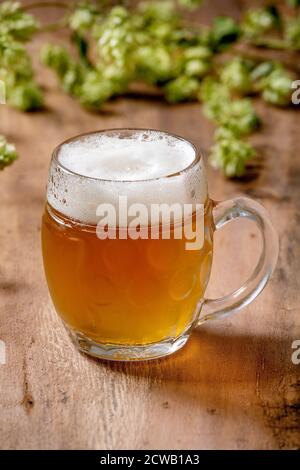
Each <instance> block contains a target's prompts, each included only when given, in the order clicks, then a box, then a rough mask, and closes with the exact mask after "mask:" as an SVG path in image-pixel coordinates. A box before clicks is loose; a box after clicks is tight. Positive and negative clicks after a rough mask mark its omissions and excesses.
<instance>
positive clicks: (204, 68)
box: [184, 59, 212, 78]
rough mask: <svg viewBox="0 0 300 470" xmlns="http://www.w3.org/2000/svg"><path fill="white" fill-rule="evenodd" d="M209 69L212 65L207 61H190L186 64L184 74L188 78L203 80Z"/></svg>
mask: <svg viewBox="0 0 300 470" xmlns="http://www.w3.org/2000/svg"><path fill="white" fill-rule="evenodd" d="M211 68H212V64H211V62H209V61H205V60H200V59H192V60H188V61H187V62H186V64H185V66H184V73H185V75H187V76H188V77H196V78H203V77H205V75H207V74H208V73H209V72H210V71H211Z"/></svg>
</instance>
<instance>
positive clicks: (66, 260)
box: [42, 206, 212, 344]
mask: <svg viewBox="0 0 300 470" xmlns="http://www.w3.org/2000/svg"><path fill="white" fill-rule="evenodd" d="M205 224H206V232H205V233H206V235H205V241H204V244H203V247H202V249H201V250H191V251H189V250H186V249H185V242H186V240H185V239H182V240H176V239H174V237H173V236H172V234H171V238H170V239H169V240H162V239H158V240H151V239H146V240H142V239H138V240H131V239H130V238H128V239H118V237H117V239H115V240H109V239H107V240H99V239H98V238H97V235H96V226H94V227H93V226H84V225H82V224H80V223H78V222H74V221H72V220H71V219H69V218H66V217H64V216H63V215H62V214H59V213H57V212H55V211H54V210H53V209H52V208H50V207H49V206H48V207H47V208H46V211H45V214H44V217H43V231H42V236H43V253H44V263H45V270H46V276H47V280H48V285H49V289H50V292H51V295H52V299H53V302H54V305H55V307H56V309H57V311H58V313H59V314H60V315H61V317H62V318H63V320H64V322H65V323H66V324H67V325H69V326H70V327H71V328H72V329H73V330H75V331H77V332H81V333H83V334H84V335H86V336H87V337H89V338H91V339H92V340H93V341H95V342H97V343H104V344H149V343H155V342H159V341H161V340H165V339H168V338H176V337H178V336H180V335H181V334H182V333H183V332H184V331H185V330H186V329H187V328H188V326H189V325H190V324H191V323H192V322H193V319H194V315H195V312H196V306H197V302H198V301H199V299H201V298H202V297H203V294H204V291H205V288H206V285H207V281H208V278H209V273H210V267H211V260H212V227H211V224H210V218H209V216H208V215H207V216H206V217H205Z"/></svg>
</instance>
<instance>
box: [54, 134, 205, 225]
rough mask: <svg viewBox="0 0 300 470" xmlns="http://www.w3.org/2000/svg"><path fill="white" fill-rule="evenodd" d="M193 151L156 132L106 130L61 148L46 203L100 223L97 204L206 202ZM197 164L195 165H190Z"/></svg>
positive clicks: (201, 171) (84, 220) (199, 164)
mask: <svg viewBox="0 0 300 470" xmlns="http://www.w3.org/2000/svg"><path fill="white" fill-rule="evenodd" d="M196 159H197V155H196V151H195V148H194V147H193V146H192V145H191V144H190V143H188V142H187V141H185V140H183V139H180V138H177V137H175V136H172V135H169V134H166V133H163V132H159V131H142V130H136V131H125V130H124V131H118V130H115V131H105V132H98V133H93V134H88V135H86V136H82V137H77V138H75V139H73V140H71V141H68V142H66V143H64V144H62V145H61V146H60V147H59V148H58V149H57V150H56V152H55V155H54V158H53V160H52V164H51V167H50V175H49V182H48V191H47V197H48V202H49V204H50V205H51V206H52V207H53V208H54V209H56V210H57V211H59V212H60V213H62V214H63V215H65V216H67V217H70V218H71V219H74V220H77V221H80V222H82V223H87V224H95V223H97V221H98V217H97V215H96V209H97V207H98V205H99V204H102V203H110V204H113V205H115V206H117V205H118V196H120V195H122V196H127V198H128V204H129V205H130V204H132V203H142V204H145V205H147V206H148V207H149V206H150V204H151V203H167V204H173V203H178V202H179V203H181V204H185V203H190V204H191V203H204V202H205V201H206V198H207V187H206V178H205V174H204V168H203V165H202V162H201V160H200V161H196ZM193 163H195V164H193Z"/></svg>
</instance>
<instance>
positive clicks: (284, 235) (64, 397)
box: [0, 0, 300, 449]
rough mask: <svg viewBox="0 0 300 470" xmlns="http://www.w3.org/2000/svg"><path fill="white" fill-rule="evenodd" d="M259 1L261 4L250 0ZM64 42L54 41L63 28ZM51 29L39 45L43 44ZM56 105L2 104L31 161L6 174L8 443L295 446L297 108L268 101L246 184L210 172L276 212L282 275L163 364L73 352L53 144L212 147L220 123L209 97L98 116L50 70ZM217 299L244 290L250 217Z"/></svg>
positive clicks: (2, 257)
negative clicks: (57, 280)
mask: <svg viewBox="0 0 300 470" xmlns="http://www.w3.org/2000/svg"><path fill="white" fill-rule="evenodd" d="M243 3H245V2H235V1H234V0H231V1H228V2H226V5H225V2H222V1H221V0H218V1H217V0H215V1H214V2H207V5H206V7H205V8H204V9H203V18H204V19H205V20H209V18H211V17H212V16H213V15H215V14H216V13H232V14H238V13H239V10H240V8H241V5H242V4H243ZM248 3H249V2H248ZM52 39H54V38H53V37H52ZM44 40H45V37H44V36H41V37H39V38H38V39H37V40H36V41H35V43H34V44H33V46H32V47H33V51H34V52H36V56H37V52H38V49H39V47H40V43H41V42H42V41H44ZM39 77H40V81H41V83H43V84H44V86H45V88H46V103H47V106H46V109H45V110H44V111H43V112H39V113H33V114H22V113H19V112H16V111H13V110H11V109H8V107H5V106H3V107H1V108H0V132H1V133H4V134H5V135H6V136H7V137H8V138H9V139H10V140H12V141H14V142H15V143H16V144H17V147H18V150H19V152H20V155H21V158H20V159H19V161H18V162H16V163H15V164H14V165H13V166H12V167H11V168H8V169H6V170H5V171H4V172H3V173H1V174H0V179H1V184H0V201H1V202H0V217H1V231H0V242H1V245H0V246H1V251H0V292H1V297H0V307H1V310H0V311H1V313H0V339H1V340H2V341H4V342H5V343H6V348H7V363H6V365H0V447H1V448H5V449H6V448H8V449H42V448H46V449H54V448H59V449H76V448H83V449H152V448H153V449H166V448H169V449H218V448H220V449H229V448H232V449H249V448H252V449H278V448H283V449H290V448H297V447H299V446H300V436H299V403H300V401H299V395H300V380H299V370H300V369H299V367H300V365H294V364H293V363H292V361H291V355H292V352H293V350H292V347H291V345H292V341H294V340H296V339H300V329H299V306H300V298H299V292H300V276H299V272H300V246H299V242H300V232H299V223H300V158H299V151H300V150H299V149H300V132H299V130H300V119H299V111H298V110H289V111H284V110H278V109H273V108H270V107H266V106H264V105H263V104H261V103H260V102H258V103H257V109H258V111H259V113H260V114H261V116H262V117H263V122H264V126H263V129H262V131H261V132H259V133H257V135H256V136H255V137H254V141H255V144H256V145H257V148H258V150H259V159H260V168H259V170H258V173H257V175H256V177H253V178H248V180H245V181H243V182H239V183H237V182H229V181H225V180H224V179H223V177H222V176H221V175H220V174H218V173H215V172H213V171H212V170H209V172H208V173H209V183H210V193H211V195H212V197H213V198H215V199H226V198H230V197H231V196H233V195H237V194H246V195H249V196H252V197H255V198H256V199H258V200H259V201H261V202H262V203H263V204H264V205H265V207H266V208H267V210H268V211H269V212H270V215H271V218H272V220H273V222H274V225H275V227H276V229H277V230H278V232H279V235H280V240H281V248H280V257H279V262H278V266H277V269H276V272H275V274H274V275H273V277H272V280H271V282H270V283H269V285H268V287H267V288H266V289H265V291H264V292H263V294H262V295H261V296H260V297H259V298H258V299H257V300H256V301H255V302H254V303H253V304H252V305H251V306H249V307H248V308H246V309H245V310H244V311H243V312H242V313H240V314H239V315H236V316H234V317H230V318H229V319H227V320H222V321H218V322H212V323H211V324H207V325H205V326H203V327H202V328H200V329H199V330H198V331H195V333H194V334H193V335H192V338H191V340H190V341H189V343H188V345H187V346H186V347H185V348H184V349H183V350H181V351H180V352H178V353H177V354H175V355H174V356H172V357H169V358H167V359H164V360H158V361H154V362H149V363H141V364H138V363H132V364H123V363H105V362H101V361H97V360H93V359H90V358H88V357H86V356H83V355H81V354H79V353H78V352H76V351H75V349H74V347H73V346H72V345H71V343H70V341H69V339H68V337H67V335H66V333H65V331H64V329H63V328H62V325H61V323H60V321H59V319H58V318H57V316H56V314H55V312H54V309H53V306H52V303H51V301H50V298H49V294H48V290H47V287H46V283H45V278H44V273H43V266H42V259H41V249H40V226H41V214H42V211H43V205H44V201H45V186H46V180H47V170H48V166H49V161H50V155H51V151H52V149H53V148H54V147H55V146H56V145H57V144H58V143H60V142H61V141H62V140H64V139H66V138H68V137H71V136H73V135H75V134H78V133H81V132H86V131H90V130H95V129H100V128H110V127H121V126H130V127H134V126H137V127H154V128H160V129H163V130H167V131H171V132H174V133H177V134H182V135H183V136H185V137H186V138H188V139H191V140H193V141H194V142H195V143H196V144H199V145H201V146H202V148H204V149H208V148H209V146H210V144H211V141H212V132H213V127H212V125H211V124H209V123H208V122H207V121H206V119H205V118H204V117H203V116H202V113H201V107H200V105H199V104H183V105H180V106H169V105H167V104H164V103H163V102H161V101H160V100H151V99H147V98H146V97H145V96H142V97H141V96H137V95H133V96H130V97H128V98H126V99H118V100H117V101H114V102H112V103H110V104H108V105H107V106H105V110H104V111H103V112H102V113H98V114H96V113H94V114H92V113H89V112H87V111H85V110H83V109H82V108H80V106H79V105H78V104H77V103H76V102H74V101H73V100H72V98H70V97H68V96H66V95H65V94H63V93H61V92H60V91H59V89H58V86H57V84H56V80H55V79H54V78H53V76H52V74H51V72H48V71H46V70H44V69H43V70H40V72H39ZM215 242H216V250H215V257H214V264H213V273H212V279H211V282H210V285H209V289H208V290H209V292H208V295H210V296H219V295H224V294H225V293H227V292H230V291H231V290H232V289H233V288H237V287H238V286H239V285H241V282H242V281H243V280H245V279H246V278H247V276H248V275H249V273H250V272H251V267H252V266H253V263H254V261H255V260H256V258H257V256H258V253H259V250H260V241H259V237H258V233H257V232H256V229H255V228H254V227H253V226H252V225H251V223H247V222H245V223H244V222H234V223H233V224H231V225H230V226H229V227H228V229H227V227H226V228H225V229H224V230H222V232H221V233H220V234H219V233H218V234H217V236H216V240H215Z"/></svg>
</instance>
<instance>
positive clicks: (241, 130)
mask: <svg viewBox="0 0 300 470" xmlns="http://www.w3.org/2000/svg"><path fill="white" fill-rule="evenodd" d="M218 124H220V125H221V126H224V127H227V128H228V129H229V130H231V131H232V132H233V133H234V134H235V135H237V136H240V135H247V134H250V133H251V132H253V131H254V130H255V129H256V128H257V127H258V126H259V124H260V120H259V118H258V116H257V114H256V111H255V109H254V108H253V106H252V103H251V101H250V100H248V99H242V100H232V101H230V103H228V104H227V106H226V107H224V110H223V113H221V114H220V116H219V119H218Z"/></svg>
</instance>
